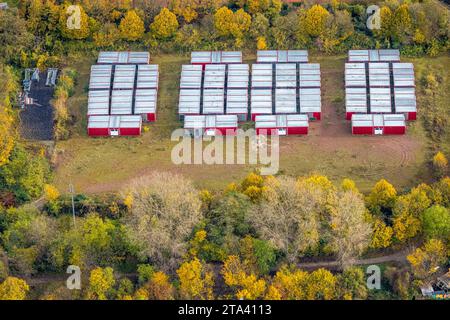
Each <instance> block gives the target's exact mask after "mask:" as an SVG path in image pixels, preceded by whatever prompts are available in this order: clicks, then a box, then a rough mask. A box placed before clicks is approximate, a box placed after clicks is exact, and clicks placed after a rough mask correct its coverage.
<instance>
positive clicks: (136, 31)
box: [119, 10, 145, 41]
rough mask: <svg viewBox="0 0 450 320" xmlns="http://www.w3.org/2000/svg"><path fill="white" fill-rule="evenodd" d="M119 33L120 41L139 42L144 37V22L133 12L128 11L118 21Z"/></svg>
mask: <svg viewBox="0 0 450 320" xmlns="http://www.w3.org/2000/svg"><path fill="white" fill-rule="evenodd" d="M119 31H120V35H121V38H122V39H125V40H128V41H136V40H139V39H141V38H142V37H143V36H144V32H145V27H144V22H143V21H142V19H141V18H140V17H139V16H138V14H137V13H136V11H135V10H130V11H128V12H127V14H126V15H125V17H124V18H123V19H122V21H120V25H119Z"/></svg>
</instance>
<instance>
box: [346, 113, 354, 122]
mask: <svg viewBox="0 0 450 320" xmlns="http://www.w3.org/2000/svg"><path fill="white" fill-rule="evenodd" d="M352 116H353V112H346V113H345V119H346V120H352Z"/></svg>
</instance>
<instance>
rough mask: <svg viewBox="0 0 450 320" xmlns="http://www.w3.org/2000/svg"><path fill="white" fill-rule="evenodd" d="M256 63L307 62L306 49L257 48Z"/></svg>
mask: <svg viewBox="0 0 450 320" xmlns="http://www.w3.org/2000/svg"><path fill="white" fill-rule="evenodd" d="M256 61H257V62H258V63H307V62H308V51H307V50H258V52H257V59H256Z"/></svg>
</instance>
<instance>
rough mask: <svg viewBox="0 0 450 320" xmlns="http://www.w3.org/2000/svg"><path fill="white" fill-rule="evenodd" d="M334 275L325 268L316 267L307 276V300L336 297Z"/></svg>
mask: <svg viewBox="0 0 450 320" xmlns="http://www.w3.org/2000/svg"><path fill="white" fill-rule="evenodd" d="M336 286H337V279H336V277H335V276H334V275H333V274H332V273H331V272H330V271H328V270H326V269H323V268H321V269H318V270H315V271H313V272H312V273H311V274H310V275H309V276H308V281H307V283H306V292H307V293H306V299H307V300H333V299H334V298H335V297H336Z"/></svg>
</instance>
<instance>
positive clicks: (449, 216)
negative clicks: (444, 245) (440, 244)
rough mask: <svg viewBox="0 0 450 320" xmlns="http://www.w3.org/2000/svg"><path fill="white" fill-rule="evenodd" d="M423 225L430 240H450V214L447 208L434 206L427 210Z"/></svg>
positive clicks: (423, 217)
mask: <svg viewBox="0 0 450 320" xmlns="http://www.w3.org/2000/svg"><path fill="white" fill-rule="evenodd" d="M422 224H423V232H424V234H425V235H426V236H427V237H428V238H435V239H443V240H447V239H448V240H450V212H449V210H448V209H447V208H444V207H441V206H433V207H431V208H429V209H427V210H425V212H424V213H423V216H422Z"/></svg>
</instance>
